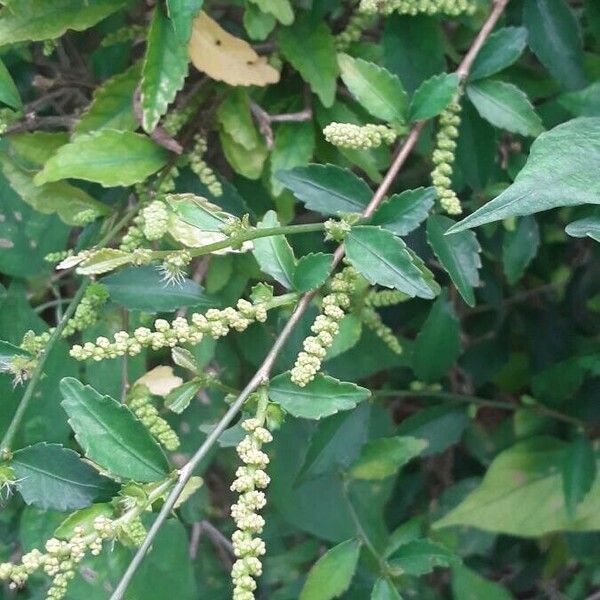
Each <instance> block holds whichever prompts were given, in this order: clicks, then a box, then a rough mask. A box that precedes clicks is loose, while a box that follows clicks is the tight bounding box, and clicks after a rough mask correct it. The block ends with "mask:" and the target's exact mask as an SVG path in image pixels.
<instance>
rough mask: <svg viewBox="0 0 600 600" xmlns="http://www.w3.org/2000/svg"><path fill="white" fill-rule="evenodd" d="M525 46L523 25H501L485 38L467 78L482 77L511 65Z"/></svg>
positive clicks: (525, 36) (525, 37)
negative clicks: (500, 27)
mask: <svg viewBox="0 0 600 600" xmlns="http://www.w3.org/2000/svg"><path fill="white" fill-rule="evenodd" d="M525 46H527V29H525V27H503V28H502V29H498V30H497V31H495V32H494V33H492V35H490V37H489V38H488V39H487V41H486V42H485V44H484V45H483V47H482V48H481V50H480V51H479V53H478V54H477V56H476V57H475V61H474V62H473V66H472V67H471V72H470V74H469V80H470V81H475V80H477V79H484V78H485V77H489V76H490V75H495V74H496V73H498V72H499V71H502V70H503V69H506V67H509V66H510V65H512V64H513V63H514V62H515V61H516V60H518V58H519V56H521V54H522V53H523V50H525Z"/></svg>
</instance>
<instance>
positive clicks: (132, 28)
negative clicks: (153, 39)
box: [100, 25, 146, 48]
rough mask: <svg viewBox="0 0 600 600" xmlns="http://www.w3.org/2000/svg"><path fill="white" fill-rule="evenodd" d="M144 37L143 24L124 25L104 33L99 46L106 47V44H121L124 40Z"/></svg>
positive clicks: (128, 40)
mask: <svg viewBox="0 0 600 600" xmlns="http://www.w3.org/2000/svg"><path fill="white" fill-rule="evenodd" d="M145 37H146V27H144V26H143V25H127V26H126V27H121V28H120V29H117V30H116V31H112V32H111V33H108V34H107V35H105V36H104V38H103V39H102V42H101V43H100V46H101V47H103V48H106V47H107V46H113V45H114V44H123V43H124V42H130V41H134V40H137V39H144V38H145Z"/></svg>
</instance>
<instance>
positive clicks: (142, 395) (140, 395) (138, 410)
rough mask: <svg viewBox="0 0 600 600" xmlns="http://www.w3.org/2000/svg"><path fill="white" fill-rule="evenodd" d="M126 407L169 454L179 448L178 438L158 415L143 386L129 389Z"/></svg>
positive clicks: (147, 390) (150, 396) (146, 389)
mask: <svg viewBox="0 0 600 600" xmlns="http://www.w3.org/2000/svg"><path fill="white" fill-rule="evenodd" d="M127 405H128V406H129V408H130V409H131V411H132V412H133V414H134V415H135V416H136V417H137V418H138V419H139V420H140V421H141V422H142V424H143V425H144V427H146V429H148V431H149V432H150V434H151V435H152V437H154V438H155V439H156V441H157V442H158V443H159V444H160V445H161V446H163V447H164V448H165V449H166V450H168V451H169V452H174V451H175V450H177V448H179V444H180V442H179V436H178V435H177V433H175V431H174V430H173V428H172V427H171V426H170V425H169V424H168V423H167V421H165V419H163V418H162V417H161V416H160V415H159V414H158V410H157V409H156V407H155V406H154V405H153V404H152V395H151V394H150V390H149V389H148V388H147V387H146V386H145V385H142V384H138V385H135V386H134V387H133V388H132V389H131V391H130V393H129V396H128V399H127Z"/></svg>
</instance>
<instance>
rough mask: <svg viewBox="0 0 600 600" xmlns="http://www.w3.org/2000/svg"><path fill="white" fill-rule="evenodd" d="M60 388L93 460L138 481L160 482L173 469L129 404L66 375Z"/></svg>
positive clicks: (73, 424) (80, 440) (78, 436)
mask: <svg viewBox="0 0 600 600" xmlns="http://www.w3.org/2000/svg"><path fill="white" fill-rule="evenodd" d="M60 389H61V392H62V395H63V401H62V406H63V408H64V409H65V411H66V412H67V414H68V415H69V424H70V425H71V427H72V428H73V431H74V432H75V438H76V439H77V441H78V443H79V445H80V446H81V447H82V448H83V451H84V453H85V455H86V456H87V457H88V458H89V459H90V460H93V461H94V462H97V463H98V464H99V465H100V466H102V467H103V468H104V469H106V471H107V472H109V473H112V474H113V475H116V476H117V477H122V478H124V479H133V480H135V481H142V482H143V481H157V480H159V479H163V478H164V477H165V475H166V474H167V473H168V472H169V463H168V462H167V459H166V457H165V455H164V454H163V452H162V450H161V449H160V446H159V445H158V444H157V443H156V441H155V440H154V438H153V437H152V436H151V435H150V433H149V432H148V430H147V429H146V427H144V425H142V423H141V422H140V421H138V420H137V419H136V418H135V416H134V415H133V413H132V412H131V411H130V410H129V409H128V408H127V407H126V406H125V405H123V404H120V403H119V402H117V401H116V400H113V399H112V398H110V397H109V396H102V395H101V394H99V393H98V392H97V391H96V390H95V389H94V388H92V387H90V386H89V385H88V386H84V385H83V384H82V383H81V382H80V381H78V380H77V379H73V378H72V377H65V378H64V379H63V380H62V381H61V382H60Z"/></svg>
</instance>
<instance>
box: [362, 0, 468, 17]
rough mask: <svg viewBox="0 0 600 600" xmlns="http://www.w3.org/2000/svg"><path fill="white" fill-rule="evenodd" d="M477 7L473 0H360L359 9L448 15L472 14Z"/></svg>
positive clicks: (373, 11) (367, 12) (388, 12)
mask: <svg viewBox="0 0 600 600" xmlns="http://www.w3.org/2000/svg"><path fill="white" fill-rule="evenodd" d="M476 8H477V5H476V3H475V2H474V0H361V2H360V5H359V10H360V11H361V12H363V13H366V14H376V13H380V14H384V15H389V14H391V13H393V12H397V13H399V14H401V15H418V14H425V15H437V14H444V15H448V16H450V17H453V16H457V15H460V14H463V13H466V14H472V13H473V12H474V11H475V10H476Z"/></svg>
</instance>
